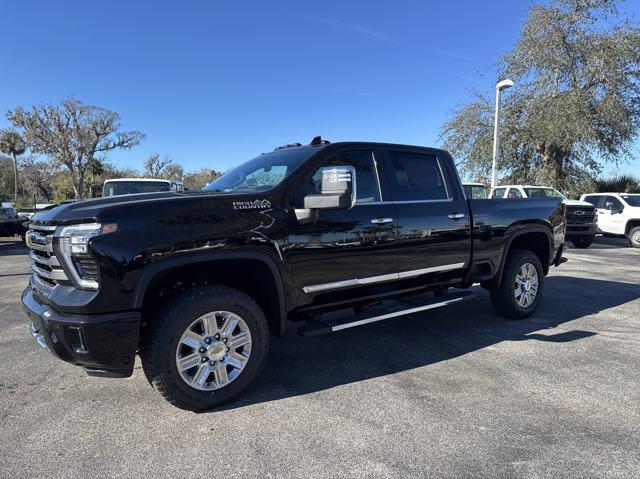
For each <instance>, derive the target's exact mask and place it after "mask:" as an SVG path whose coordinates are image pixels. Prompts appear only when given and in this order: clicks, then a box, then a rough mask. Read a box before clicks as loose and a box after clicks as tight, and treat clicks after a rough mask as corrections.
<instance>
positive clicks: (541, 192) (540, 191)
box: [524, 188, 564, 198]
mask: <svg viewBox="0 0 640 479" xmlns="http://www.w3.org/2000/svg"><path fill="white" fill-rule="evenodd" d="M524 191H525V193H526V194H527V198H564V195H563V194H562V193H560V192H559V191H558V190H554V189H553V188H525V189H524Z"/></svg>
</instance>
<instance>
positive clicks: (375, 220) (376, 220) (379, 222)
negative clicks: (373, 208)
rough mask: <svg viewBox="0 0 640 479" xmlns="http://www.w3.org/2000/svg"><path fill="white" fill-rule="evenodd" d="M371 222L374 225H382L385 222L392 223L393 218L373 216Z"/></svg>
mask: <svg viewBox="0 0 640 479" xmlns="http://www.w3.org/2000/svg"><path fill="white" fill-rule="evenodd" d="M371 222H372V223H373V224H374V225H383V224H386V223H393V218H373V219H372V220H371Z"/></svg>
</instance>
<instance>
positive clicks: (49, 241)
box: [27, 223, 69, 294]
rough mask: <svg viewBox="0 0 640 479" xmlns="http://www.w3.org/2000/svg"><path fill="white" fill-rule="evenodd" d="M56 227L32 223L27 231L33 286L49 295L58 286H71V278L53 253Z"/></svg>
mask: <svg viewBox="0 0 640 479" xmlns="http://www.w3.org/2000/svg"><path fill="white" fill-rule="evenodd" d="M55 230H56V227H55V226H45V225H38V224H33V223H31V224H30V225H29V231H27V236H28V244H29V248H30V251H29V257H30V258H31V261H32V264H31V270H32V271H33V275H32V277H31V283H32V285H33V286H34V287H35V288H36V289H37V290H39V291H41V292H43V293H45V294H47V293H48V292H49V291H50V290H51V288H53V287H54V286H55V285H57V284H69V278H68V277H67V274H66V273H65V272H64V270H63V269H62V266H61V265H60V262H59V261H58V258H56V257H55V255H54V253H53V234H54V232H55Z"/></svg>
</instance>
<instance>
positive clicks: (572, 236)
mask: <svg viewBox="0 0 640 479" xmlns="http://www.w3.org/2000/svg"><path fill="white" fill-rule="evenodd" d="M491 197H492V198H511V199H515V198H560V199H561V200H562V202H563V203H564V204H565V205H566V217H567V224H566V231H565V239H566V240H567V241H571V242H572V243H573V246H575V247H576V248H581V249H584V248H588V247H589V246H591V243H593V238H594V237H595V235H596V231H597V223H596V210H595V208H594V207H593V205H592V204H591V203H589V202H587V201H582V200H580V201H578V200H570V199H569V198H567V197H566V196H565V195H563V194H562V193H560V192H559V191H558V190H556V189H555V188H551V187H549V186H530V185H507V186H498V187H496V188H494V190H493V191H492V192H491Z"/></svg>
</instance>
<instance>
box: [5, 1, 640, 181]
mask: <svg viewBox="0 0 640 479" xmlns="http://www.w3.org/2000/svg"><path fill="white" fill-rule="evenodd" d="M531 3H532V2H530V1H520V0H517V1H516V0H514V1H510V2H502V1H477V0H474V1H472V0H464V1H455V0H454V1H445V2H440V1H439V2H435V1H419V0H416V1H398V0H396V1H378V2H374V1H362V2H356V1H353V2H347V1H344V0H343V1H333V0H331V1H326V0H325V1H323V2H300V1H289V2H278V1H275V0H270V1H260V2H258V1H255V2H238V1H227V2H223V1H215V2H214V1H181V2H177V1H175V2H164V1H146V2H143V1H126V2H125V1H111V2H93V1H86V0H83V1H64V2H54V1H50V0H47V1H37V2H36V1H29V0H23V1H13V2H8V3H6V4H5V5H4V6H3V9H2V15H3V21H2V25H1V27H0V37H1V41H0V52H1V55H0V57H1V58H2V59H3V60H4V62H3V65H2V75H1V77H0V110H2V111H5V110H7V109H9V108H13V107H15V106H24V107H29V106H30V105H33V104H37V103H44V102H58V101H60V100H62V99H64V98H66V97H68V96H75V97H76V98H78V99H80V100H82V101H85V102H87V103H92V104H95V105H98V106H102V107H105V108H108V109H111V110H114V111H117V112H118V113H120V115H121V116H122V123H123V125H124V127H125V128H130V129H138V130H141V131H143V132H144V133H146V135H147V137H146V139H145V141H144V142H143V143H142V144H140V145H139V146H137V147H136V148H134V149H133V150H131V151H124V152H116V153H112V154H111V155H110V159H111V160H112V161H113V162H114V163H115V164H117V165H119V166H130V167H133V168H140V167H141V166H142V162H143V161H144V159H145V158H146V157H147V156H148V154H149V153H151V152H158V153H160V154H162V155H165V154H166V155H169V156H171V157H173V158H174V159H175V160H176V161H177V162H178V163H180V164H182V165H183V166H184V167H185V168H187V169H195V168H200V167H205V166H206V167H210V168H215V169H217V170H225V169H227V168H228V167H230V166H232V165H234V164H237V163H239V162H241V161H243V160H244V159H248V158H251V157H253V156H255V155H256V154H259V153H261V152H263V151H270V150H271V149H273V147H275V146H277V145H280V144H284V143H290V142H295V141H299V142H303V143H306V142H308V141H310V140H311V138H312V137H313V136H315V135H322V136H323V138H327V139H329V140H331V141H339V140H375V141H389V142H398V143H412V144H420V145H434V144H437V138H438V132H439V129H440V127H441V125H442V124H443V122H444V121H445V120H446V119H447V118H448V117H449V116H450V115H451V111H452V109H453V108H455V107H456V106H458V105H460V104H462V103H464V102H465V101H466V100H467V99H468V98H469V90H470V89H472V88H476V89H481V90H487V91H490V90H491V89H492V87H493V84H494V82H495V80H496V78H495V70H496V65H497V63H498V61H499V58H500V55H501V54H502V53H504V52H506V51H507V50H509V49H510V48H511V47H512V46H513V44H514V41H515V39H516V38H517V37H518V35H519V32H520V29H521V28H522V24H523V21H524V19H525V16H526V11H527V10H528V8H529V7H530V5H531ZM624 9H625V10H627V11H629V12H632V13H633V14H634V16H635V18H637V17H638V13H640V0H634V1H631V2H627V4H626V5H625V7H624ZM3 126H6V120H4V118H2V119H0V127H3ZM636 149H637V148H636ZM639 163H640V160H638V161H636V162H634V164H628V165H625V166H623V167H622V168H621V170H622V171H623V172H633V173H636V174H640V164H639ZM609 171H612V170H611V169H609Z"/></svg>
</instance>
